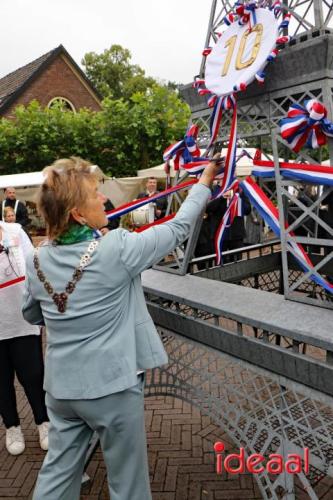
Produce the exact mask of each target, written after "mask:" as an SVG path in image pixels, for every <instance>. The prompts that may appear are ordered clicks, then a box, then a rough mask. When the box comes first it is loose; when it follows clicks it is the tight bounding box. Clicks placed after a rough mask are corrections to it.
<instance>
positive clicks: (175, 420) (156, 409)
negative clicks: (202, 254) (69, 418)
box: [0, 386, 333, 500]
mask: <svg viewBox="0 0 333 500" xmlns="http://www.w3.org/2000/svg"><path fill="white" fill-rule="evenodd" d="M17 393H18V401H19V408H20V416H21V418H22V422H21V423H22V429H23V432H24V434H25V437H26V450H25V452H24V453H23V454H22V455H20V456H18V457H12V456H11V455H9V454H8V453H7V451H6V450H5V440H4V437H5V430H4V428H3V426H1V427H0V500H12V499H15V500H30V499H31V497H32V492H33V489H34V485H35V481H36V478H37V474H38V471H39V469H40V466H41V464H42V461H43V460H44V457H45V452H43V451H42V450H41V449H40V448H39V443H38V435H37V432H36V426H35V424H34V421H33V418H32V413H31V410H30V407H29V405H28V403H27V400H26V398H25V396H24V394H23V391H22V388H21V387H20V386H17ZM145 408H146V414H145V422H146V429H147V437H148V457H149V473H150V476H151V486H152V492H153V493H152V495H153V500H222V499H224V500H243V499H248V500H259V499H260V498H261V494H260V491H259V489H258V486H257V484H256V482H255V479H254V477H252V476H251V475H250V474H240V475H237V476H232V475H228V474H226V473H225V472H223V474H221V475H217V474H216V472H215V455H214V451H213V445H214V442H215V441H223V442H224V443H225V445H226V450H227V451H228V452H236V451H237V449H236V448H235V447H234V445H233V443H232V442H231V440H230V437H229V436H228V435H226V434H225V433H224V432H223V431H222V430H221V429H220V428H219V427H218V426H217V425H216V424H215V423H214V422H213V421H212V420H211V419H210V418H209V417H207V416H204V415H201V414H200V412H199V411H198V409H197V408H192V407H191V406H190V405H189V404H188V403H186V402H184V401H182V400H179V399H173V398H172V397H170V396H168V397H163V396H158V397H154V398H153V397H151V398H147V400H146V401H145ZM87 473H88V474H89V476H90V482H89V483H87V484H86V485H85V486H84V488H82V492H81V496H80V500H110V499H109V493H108V485H107V478H106V468H105V464H104V462H103V456H102V453H101V451H100V449H98V450H97V451H96V453H95V455H94V457H93V459H92V461H91V463H90V464H89V467H88V469H87ZM315 490H316V491H317V492H318V497H319V498H320V499H321V500H331V499H332V498H333V480H332V479H330V478H325V479H323V480H322V481H321V482H320V483H318V485H317V486H316V488H315ZM296 491H297V492H296V497H295V498H296V500H303V499H304V500H306V498H307V497H306V496H305V494H304V491H302V490H301V488H300V486H299V485H297V489H296Z"/></svg>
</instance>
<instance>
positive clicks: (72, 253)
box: [23, 157, 219, 500]
mask: <svg viewBox="0 0 333 500" xmlns="http://www.w3.org/2000/svg"><path fill="white" fill-rule="evenodd" d="M217 168H219V167H217V165H216V163H215V162H211V163H210V164H209V165H208V166H207V167H206V169H205V171H204V172H203V174H202V175H201V177H200V180H199V182H198V183H197V184H196V185H195V186H193V187H192V189H191V192H190V194H189V196H188V197H187V198H186V200H185V202H184V203H183V204H182V206H181V207H180V209H179V211H178V213H177V215H176V216H175V217H174V219H172V220H171V221H168V222H166V223H164V224H160V225H157V226H154V227H151V228H149V229H147V230H146V231H143V232H141V233H136V232H133V233H130V232H128V231H126V230H125V229H116V230H114V231H109V232H108V233H107V234H106V235H105V236H103V237H102V238H98V239H95V238H94V231H95V230H98V229H100V228H101V227H103V226H105V224H106V217H105V212H104V203H103V199H102V198H101V196H100V194H99V193H98V179H97V177H96V174H95V173H94V171H92V169H91V165H90V163H88V162H86V161H84V160H82V159H80V158H74V157H73V158H70V159H62V160H57V161H56V162H55V163H54V164H53V165H51V166H50V167H47V168H46V169H45V170H44V173H45V180H44V183H43V185H42V186H41V187H40V190H39V201H38V210H39V212H40V213H41V215H43V218H44V220H45V221H46V226H47V234H48V238H49V241H48V243H47V244H45V245H43V246H40V247H39V248H38V249H35V252H34V255H33V256H31V257H30V259H28V260H27V273H26V289H25V290H26V291H25V300H24V304H23V315H24V317H25V319H26V320H27V321H29V322H30V323H32V324H40V323H42V322H45V325H46V331H47V349H46V357H45V380H44V388H45V390H46V404H47V409H48V413H49V417H50V431H49V451H48V453H47V455H46V458H45V460H44V463H43V465H42V468H41V470H40V472H39V476H38V480H37V484H36V489H35V492H34V495H33V499H34V500H78V499H79V496H80V488H81V481H82V473H83V469H84V463H85V457H86V453H87V447H88V444H89V441H90V440H91V437H92V434H93V432H94V431H95V432H96V433H97V434H98V437H99V440H100V444H101V448H102V452H103V456H104V460H105V464H106V467H107V471H108V484H109V490H110V497H111V498H112V499H114V500H151V498H152V496H151V492H150V485H149V470H148V460H147V447H146V436H145V425H144V371H145V370H147V369H149V368H153V367H155V366H160V365H162V364H165V363H167V360H168V358H167V354H166V352H165V350H164V348H163V344H162V342H161V340H160V338H159V336H158V334H157V331H156V328H155V326H154V323H153V321H152V319H151V317H150V315H149V312H148V310H147V306H146V303H145V298H144V294H143V289H142V285H141V277H140V274H141V272H142V271H144V270H145V269H148V268H149V267H151V266H152V265H153V264H154V263H155V262H159V261H160V260H161V258H162V257H163V256H164V255H167V254H168V253H169V252H170V251H171V250H173V249H174V248H175V247H176V246H178V245H179V244H180V243H182V242H183V241H184V240H185V239H186V238H187V237H188V236H189V234H190V230H191V227H192V226H193V224H195V222H196V220H197V218H198V216H199V214H200V213H201V212H202V210H203V209H204V207H205V205H206V203H207V201H208V198H209V197H210V195H211V191H210V187H211V185H212V181H213V179H214V177H215V175H216V172H217V171H218V170H217Z"/></svg>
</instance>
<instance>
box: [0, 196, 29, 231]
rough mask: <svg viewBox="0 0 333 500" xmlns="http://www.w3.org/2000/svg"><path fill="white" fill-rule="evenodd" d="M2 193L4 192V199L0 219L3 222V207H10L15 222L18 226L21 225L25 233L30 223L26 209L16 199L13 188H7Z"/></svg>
mask: <svg viewBox="0 0 333 500" xmlns="http://www.w3.org/2000/svg"><path fill="white" fill-rule="evenodd" d="M4 191H5V199H4V200H3V202H2V204H1V213H0V219H2V220H5V219H4V212H5V207H11V208H13V210H14V212H15V215H16V222H17V223H18V224H21V226H22V227H23V229H24V230H25V231H26V230H27V226H28V225H29V223H30V219H29V216H28V210H27V207H26V206H25V204H24V203H22V201H19V200H17V199H16V191H15V188H13V187H7V188H6V189H5V190H4Z"/></svg>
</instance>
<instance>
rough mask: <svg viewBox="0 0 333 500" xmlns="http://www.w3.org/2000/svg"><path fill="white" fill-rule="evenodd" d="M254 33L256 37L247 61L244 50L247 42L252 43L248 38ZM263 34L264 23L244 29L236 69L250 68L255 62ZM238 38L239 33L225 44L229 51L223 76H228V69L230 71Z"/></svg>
mask: <svg viewBox="0 0 333 500" xmlns="http://www.w3.org/2000/svg"><path fill="white" fill-rule="evenodd" d="M254 33H255V38H254V42H253V46H252V51H251V54H250V57H249V58H248V59H247V60H246V61H244V60H243V58H244V50H245V48H246V46H247V43H250V42H249V41H248V38H249V36H250V35H252V34H254ZM262 35H263V25H262V24H256V25H255V26H254V27H253V28H251V29H247V30H246V31H244V33H243V35H242V38H241V41H240V44H239V47H238V51H237V56H236V61H235V69H236V70H240V69H244V68H248V67H249V66H251V65H252V64H253V63H254V61H255V60H256V58H257V55H258V52H259V50H260V44H261V39H262ZM237 38H238V35H234V36H232V37H231V38H229V40H227V41H226V43H225V45H224V47H225V48H227V49H228V52H227V57H226V60H225V62H224V66H223V69H222V74H221V75H222V76H226V75H227V73H228V71H229V67H230V63H231V59H232V56H233V53H234V50H235V46H236V42H237Z"/></svg>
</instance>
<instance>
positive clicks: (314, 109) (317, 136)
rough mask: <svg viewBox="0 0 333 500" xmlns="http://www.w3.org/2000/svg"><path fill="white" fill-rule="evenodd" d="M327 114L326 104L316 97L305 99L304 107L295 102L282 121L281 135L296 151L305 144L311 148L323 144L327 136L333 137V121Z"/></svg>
mask: <svg viewBox="0 0 333 500" xmlns="http://www.w3.org/2000/svg"><path fill="white" fill-rule="evenodd" d="M326 116H327V110H326V108H325V106H324V105H323V104H321V103H320V102H319V101H317V100H315V99H309V100H307V101H304V107H303V106H300V105H299V104H293V105H292V106H290V108H289V110H288V115H287V118H283V119H282V120H281V121H280V127H281V136H282V137H283V139H285V140H286V141H287V142H288V143H289V144H290V146H291V149H292V150H293V151H295V153H298V152H299V150H300V149H301V148H302V147H303V146H304V145H305V144H306V146H307V147H308V148H310V149H316V148H318V147H319V146H323V145H325V144H326V141H327V139H326V136H329V137H333V123H332V122H330V121H329V120H328V119H327V118H326Z"/></svg>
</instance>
